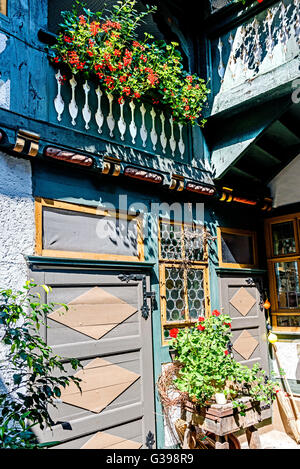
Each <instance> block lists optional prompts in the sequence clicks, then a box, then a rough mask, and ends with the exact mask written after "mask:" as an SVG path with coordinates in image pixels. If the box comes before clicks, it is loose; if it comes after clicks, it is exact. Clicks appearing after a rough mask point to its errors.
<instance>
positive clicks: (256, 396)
mask: <svg viewBox="0 0 300 469" xmlns="http://www.w3.org/2000/svg"><path fill="white" fill-rule="evenodd" d="M170 335H171V337H173V339H172V346H173V347H174V349H175V351H176V355H177V356H176V360H178V362H180V364H181V365H182V367H181V369H180V371H179V375H178V377H177V378H176V379H175V382H174V384H175V386H176V388H177V389H178V390H179V391H181V392H185V393H188V395H189V398H190V400H191V401H193V402H195V403H197V404H199V405H200V406H205V405H207V403H209V402H210V401H211V400H212V399H213V398H214V395H215V393H217V392H224V394H225V395H226V396H227V398H229V399H231V400H232V402H233V406H234V407H241V405H242V404H241V403H240V402H239V397H241V396H249V398H250V400H251V401H253V402H264V403H271V402H272V401H273V400H274V399H275V395H276V394H275V383H274V382H273V381H271V380H269V378H268V377H267V376H266V375H265V372H264V370H262V369H261V368H260V366H259V365H258V364H255V365H254V366H253V367H252V369H250V368H248V367H247V366H245V365H242V364H241V363H239V362H237V361H236V360H235V359H234V358H233V354H232V351H231V347H232V346H231V342H230V339H231V337H232V334H231V318H230V316H228V315H226V314H221V313H220V312H219V311H217V310H215V311H213V312H212V315H211V316H210V317H208V318H206V319H205V318H204V317H199V318H198V322H197V323H196V324H195V326H194V327H192V328H188V329H181V330H178V329H172V330H171V331H170Z"/></svg>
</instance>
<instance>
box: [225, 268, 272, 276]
mask: <svg viewBox="0 0 300 469" xmlns="http://www.w3.org/2000/svg"><path fill="white" fill-rule="evenodd" d="M216 273H217V275H219V276H220V275H241V274H242V275H266V273H267V270H266V269H235V268H234V267H232V268H231V267H217V268H216Z"/></svg>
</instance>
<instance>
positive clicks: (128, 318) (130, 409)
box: [33, 269, 155, 449]
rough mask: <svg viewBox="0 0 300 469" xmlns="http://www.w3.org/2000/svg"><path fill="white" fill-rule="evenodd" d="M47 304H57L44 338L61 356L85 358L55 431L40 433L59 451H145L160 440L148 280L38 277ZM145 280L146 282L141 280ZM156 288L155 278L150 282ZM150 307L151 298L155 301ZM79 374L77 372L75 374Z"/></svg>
mask: <svg viewBox="0 0 300 469" xmlns="http://www.w3.org/2000/svg"><path fill="white" fill-rule="evenodd" d="M33 276H34V278H35V280H36V281H37V282H38V283H39V284H40V285H41V284H46V285H48V286H51V288H52V291H50V292H49V293H48V294H46V293H45V292H44V290H41V291H43V292H44V293H43V295H44V298H43V301H44V302H57V303H64V304H67V305H68V308H69V309H68V311H65V309H64V308H62V307H60V306H59V305H57V306H56V307H55V311H54V312H53V313H50V314H49V315H48V318H47V326H48V328H45V330H44V336H45V338H46V340H47V343H48V344H49V345H51V346H52V347H53V350H54V352H55V353H56V354H58V355H59V356H61V357H63V359H64V361H65V367H66V369H67V371H68V372H69V373H72V368H71V366H70V364H69V363H68V360H67V359H68V358H77V359H79V360H80V362H81V364H82V366H83V369H81V370H80V371H76V372H75V374H77V375H78V376H79V377H80V378H81V379H82V382H81V388H82V393H80V392H79V391H78V390H77V389H76V386H73V385H71V386H69V387H68V388H67V389H66V390H62V395H61V400H60V402H58V403H57V409H55V408H51V409H50V414H51V417H52V419H53V421H54V423H55V424H54V426H53V427H52V428H51V430H50V429H49V430H45V431H43V432H41V431H40V430H36V433H37V434H38V436H39V439H40V441H43V442H44V441H58V442H59V444H58V446H56V448H61V449H64V448H97V449H104V448H105V449H111V448H113V449H128V448H144V447H145V443H146V439H147V435H148V434H149V432H151V433H152V434H153V436H154V435H155V418H154V389H153V362H152V329H151V317H150V316H149V318H148V319H144V317H143V316H142V313H141V308H142V305H143V302H144V297H143V281H142V279H138V280H129V281H128V279H127V281H124V278H123V279H122V278H120V272H115V271H99V270H97V271H93V270H88V271H87V270H76V269H73V270H60V269H48V270H47V271H44V272H39V273H37V272H34V275H33ZM138 278H139V277H138ZM145 281H146V283H147V287H148V289H149V286H150V285H149V279H148V277H147V276H145ZM147 301H149V300H147ZM73 373H74V371H73Z"/></svg>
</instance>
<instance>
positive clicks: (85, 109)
mask: <svg viewBox="0 0 300 469" xmlns="http://www.w3.org/2000/svg"><path fill="white" fill-rule="evenodd" d="M83 90H84V94H85V103H84V107H83V109H82V115H83V119H84V122H85V128H86V130H88V129H89V128H90V127H89V122H90V120H91V117H92V113H91V110H90V108H89V92H90V87H89V85H88V82H87V80H86V81H85V83H84V85H83Z"/></svg>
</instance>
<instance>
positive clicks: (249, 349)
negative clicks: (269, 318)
mask: <svg viewBox="0 0 300 469" xmlns="http://www.w3.org/2000/svg"><path fill="white" fill-rule="evenodd" d="M257 346H258V341H257V340H256V339H255V338H254V337H253V336H252V335H251V334H250V333H249V332H248V331H246V330H244V331H243V332H242V333H241V334H240V335H239V337H238V338H237V339H236V340H235V341H234V344H233V348H234V350H235V351H236V352H237V353H239V354H240V355H241V356H242V357H243V358H245V360H249V358H250V357H251V355H252V354H253V352H254V350H255V349H256V347H257Z"/></svg>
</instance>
